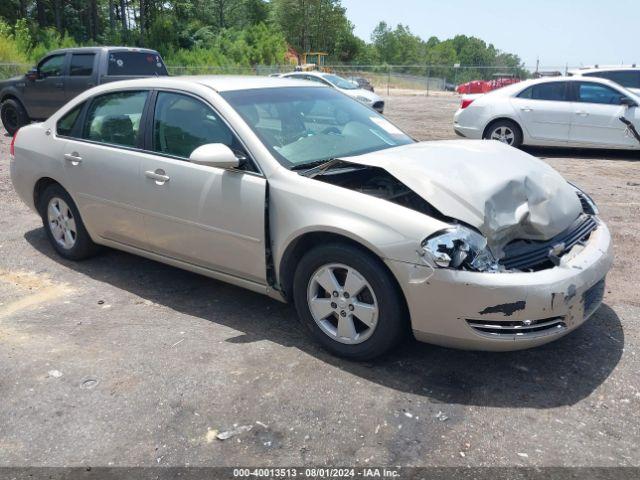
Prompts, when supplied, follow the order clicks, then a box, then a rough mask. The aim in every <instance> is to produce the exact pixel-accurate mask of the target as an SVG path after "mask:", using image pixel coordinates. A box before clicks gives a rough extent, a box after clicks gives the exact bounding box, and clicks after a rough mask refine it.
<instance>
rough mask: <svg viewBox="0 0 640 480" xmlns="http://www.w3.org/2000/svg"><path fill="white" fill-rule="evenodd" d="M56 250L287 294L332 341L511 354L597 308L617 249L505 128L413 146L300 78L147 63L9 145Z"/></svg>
mask: <svg viewBox="0 0 640 480" xmlns="http://www.w3.org/2000/svg"><path fill="white" fill-rule="evenodd" d="M11 150H12V152H11V177H12V180H13V184H14V186H15V189H16V191H17V193H18V195H19V196H20V198H22V200H23V201H24V202H25V203H27V204H28V205H29V206H30V207H31V208H33V210H34V211H36V212H37V213H38V214H39V215H40V216H41V217H42V220H43V223H44V227H45V231H46V234H47V236H48V237H49V240H50V241H51V244H52V245H53V248H55V249H56V250H57V251H58V253H59V254H60V255H61V256H63V257H65V258H68V259H74V260H81V259H84V258H87V257H89V256H91V255H93V254H94V253H96V252H97V251H98V249H99V247H98V246H99V245H100V246H103V245H104V246H108V247H113V248H117V249H120V250H124V251H127V252H131V253H135V254H138V255H142V256H144V257H148V258H151V259H155V260H158V261H161V262H164V263H167V264H170V265H174V266H177V267H180V268H184V269H187V270H191V271H193V272H197V273H201V274H203V275H207V276H209V277H212V278H216V279H219V280H223V281H226V282H230V283H233V284H235V285H239V286H242V287H245V288H248V289H251V290H253V291H256V292H260V293H263V294H267V295H269V296H271V297H273V298H276V299H278V300H281V301H292V302H293V303H294V304H295V307H296V310H297V312H298V315H299V317H300V320H301V321H302V323H303V324H304V325H305V326H306V327H307V328H308V329H309V331H310V332H311V333H312V334H313V336H314V337H315V338H316V339H317V340H318V341H319V342H320V343H321V344H322V345H323V346H324V347H325V348H327V349H328V350H330V351H331V352H333V353H334V354H336V355H341V356H344V357H349V358H352V359H369V358H372V357H375V356H377V355H380V354H382V353H384V352H385V351H387V350H388V349H390V348H391V347H393V346H394V345H396V344H397V343H398V342H399V341H400V340H401V339H402V337H403V336H404V335H405V334H407V333H409V332H411V331H412V332H413V334H414V335H415V336H416V337H417V338H418V339H419V340H423V341H426V342H431V343H435V344H440V345H445V346H453V347H460V348H468V349H482V350H516V349H522V348H528V347H533V346H536V345H540V344H543V343H546V342H549V341H552V340H555V339H557V338H559V337H561V336H563V335H565V334H566V333H568V332H570V331H572V330H573V329H575V328H577V327H578V326H579V325H580V324H582V323H583V322H584V321H585V320H586V319H587V318H588V317H589V316H590V315H591V314H592V313H593V312H594V311H595V310H596V309H597V308H598V306H599V305H600V303H601V301H602V296H603V291H604V279H605V275H606V273H607V271H608V270H609V268H610V266H611V262H612V253H611V239H610V235H609V231H608V230H607V227H606V226H605V225H604V223H603V222H602V220H600V218H599V217H598V211H597V208H596V206H595V205H594V203H593V202H592V201H591V199H590V198H589V196H588V195H587V194H585V193H584V192H582V191H581V190H580V189H578V188H577V187H575V186H573V185H571V184H569V183H567V182H566V181H565V180H564V179H563V178H562V177H561V176H560V175H559V174H558V173H557V172H555V171H554V170H553V169H552V168H551V167H549V166H548V165H546V164H545V163H543V162H542V161H539V160H537V159H535V158H533V157H531V156H529V155H528V154H526V153H524V152H521V151H518V150H516V149H514V148H511V147H508V146H506V145H503V144H501V143H499V142H482V141H464V140H459V141H447V142H427V143H417V142H415V141H414V140H412V139H411V138H410V137H409V136H407V135H406V134H405V133H403V132H402V131H401V130H400V129H399V128H397V127H396V126H394V125H393V124H392V123H390V122H389V121H388V120H386V119H385V118H384V117H382V116H381V115H379V114H378V113H376V112H375V111H373V110H371V109H370V108H367V107H366V106H364V105H362V104H360V103H359V102H357V101H354V100H352V99H350V98H348V97H346V96H345V95H343V94H341V93H339V92H337V91H335V90H333V89H328V88H322V87H320V86H315V85H313V84H310V83H309V82H304V81H295V80H283V79H277V78H259V77H174V78H155V79H141V80H132V81H125V82H118V83H110V84H107V85H103V86H99V87H96V88H94V89H92V90H89V91H87V92H85V93H83V94H81V95H80V96H78V97H77V98H75V99H74V100H72V101H71V102H70V103H68V104H67V105H66V106H64V107H63V108H62V109H61V110H60V111H58V112H57V113H56V114H54V115H53V116H52V117H51V118H49V119H48V120H47V121H45V122H43V123H39V124H34V125H30V126H27V127H24V128H22V129H20V130H19V131H18V133H17V134H16V136H15V137H14V140H13V143H12V147H11Z"/></svg>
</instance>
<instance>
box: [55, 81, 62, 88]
mask: <svg viewBox="0 0 640 480" xmlns="http://www.w3.org/2000/svg"><path fill="white" fill-rule="evenodd" d="M56 87H58V88H62V87H64V83H62V82H59V83H56Z"/></svg>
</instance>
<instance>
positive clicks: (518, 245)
mask: <svg viewBox="0 0 640 480" xmlns="http://www.w3.org/2000/svg"><path fill="white" fill-rule="evenodd" d="M596 228H598V222H597V221H596V219H595V218H594V217H592V216H591V215H581V216H580V217H578V219H577V220H576V221H575V222H574V223H573V225H571V226H570V227H569V228H567V229H566V230H565V231H564V232H562V233H560V234H559V235H556V236H555V237H553V238H552V239H551V240H546V241H536V240H515V241H513V242H511V243H509V244H508V245H507V246H506V247H505V248H504V253H505V255H504V257H503V258H502V259H501V260H500V263H501V264H502V265H504V266H505V267H506V268H507V269H509V270H511V269H515V270H529V271H537V270H543V269H545V268H551V267H553V263H552V261H551V257H550V255H549V253H550V251H551V250H552V249H553V247H555V246H556V245H559V244H564V252H563V253H561V254H559V255H558V257H561V256H562V255H564V254H565V253H568V252H569V251H570V250H571V249H572V248H573V247H574V246H575V245H577V244H581V243H584V242H586V241H587V240H588V239H589V236H590V235H591V232H593V231H594V230H595V229H596Z"/></svg>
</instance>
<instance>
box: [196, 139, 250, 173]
mask: <svg viewBox="0 0 640 480" xmlns="http://www.w3.org/2000/svg"><path fill="white" fill-rule="evenodd" d="M189 161H190V162H191V163H195V164H198V165H206V166H207V167H217V168H238V167H239V166H240V160H239V159H238V158H237V157H236V155H235V153H233V152H232V151H231V149H230V148H229V147H227V146H226V145H224V144H223V143H207V144H206V145H201V146H199V147H198V148H196V149H195V150H194V151H193V152H192V153H191V155H190V156H189Z"/></svg>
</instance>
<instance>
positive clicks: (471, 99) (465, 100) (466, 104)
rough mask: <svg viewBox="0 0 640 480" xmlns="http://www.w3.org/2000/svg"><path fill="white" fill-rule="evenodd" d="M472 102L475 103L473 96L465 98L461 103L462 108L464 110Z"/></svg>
mask: <svg viewBox="0 0 640 480" xmlns="http://www.w3.org/2000/svg"><path fill="white" fill-rule="evenodd" d="M472 103H473V98H463V99H462V102H461V103H460V108H461V109H463V110H464V109H465V108H467V107H468V106H469V105H471V104H472Z"/></svg>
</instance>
